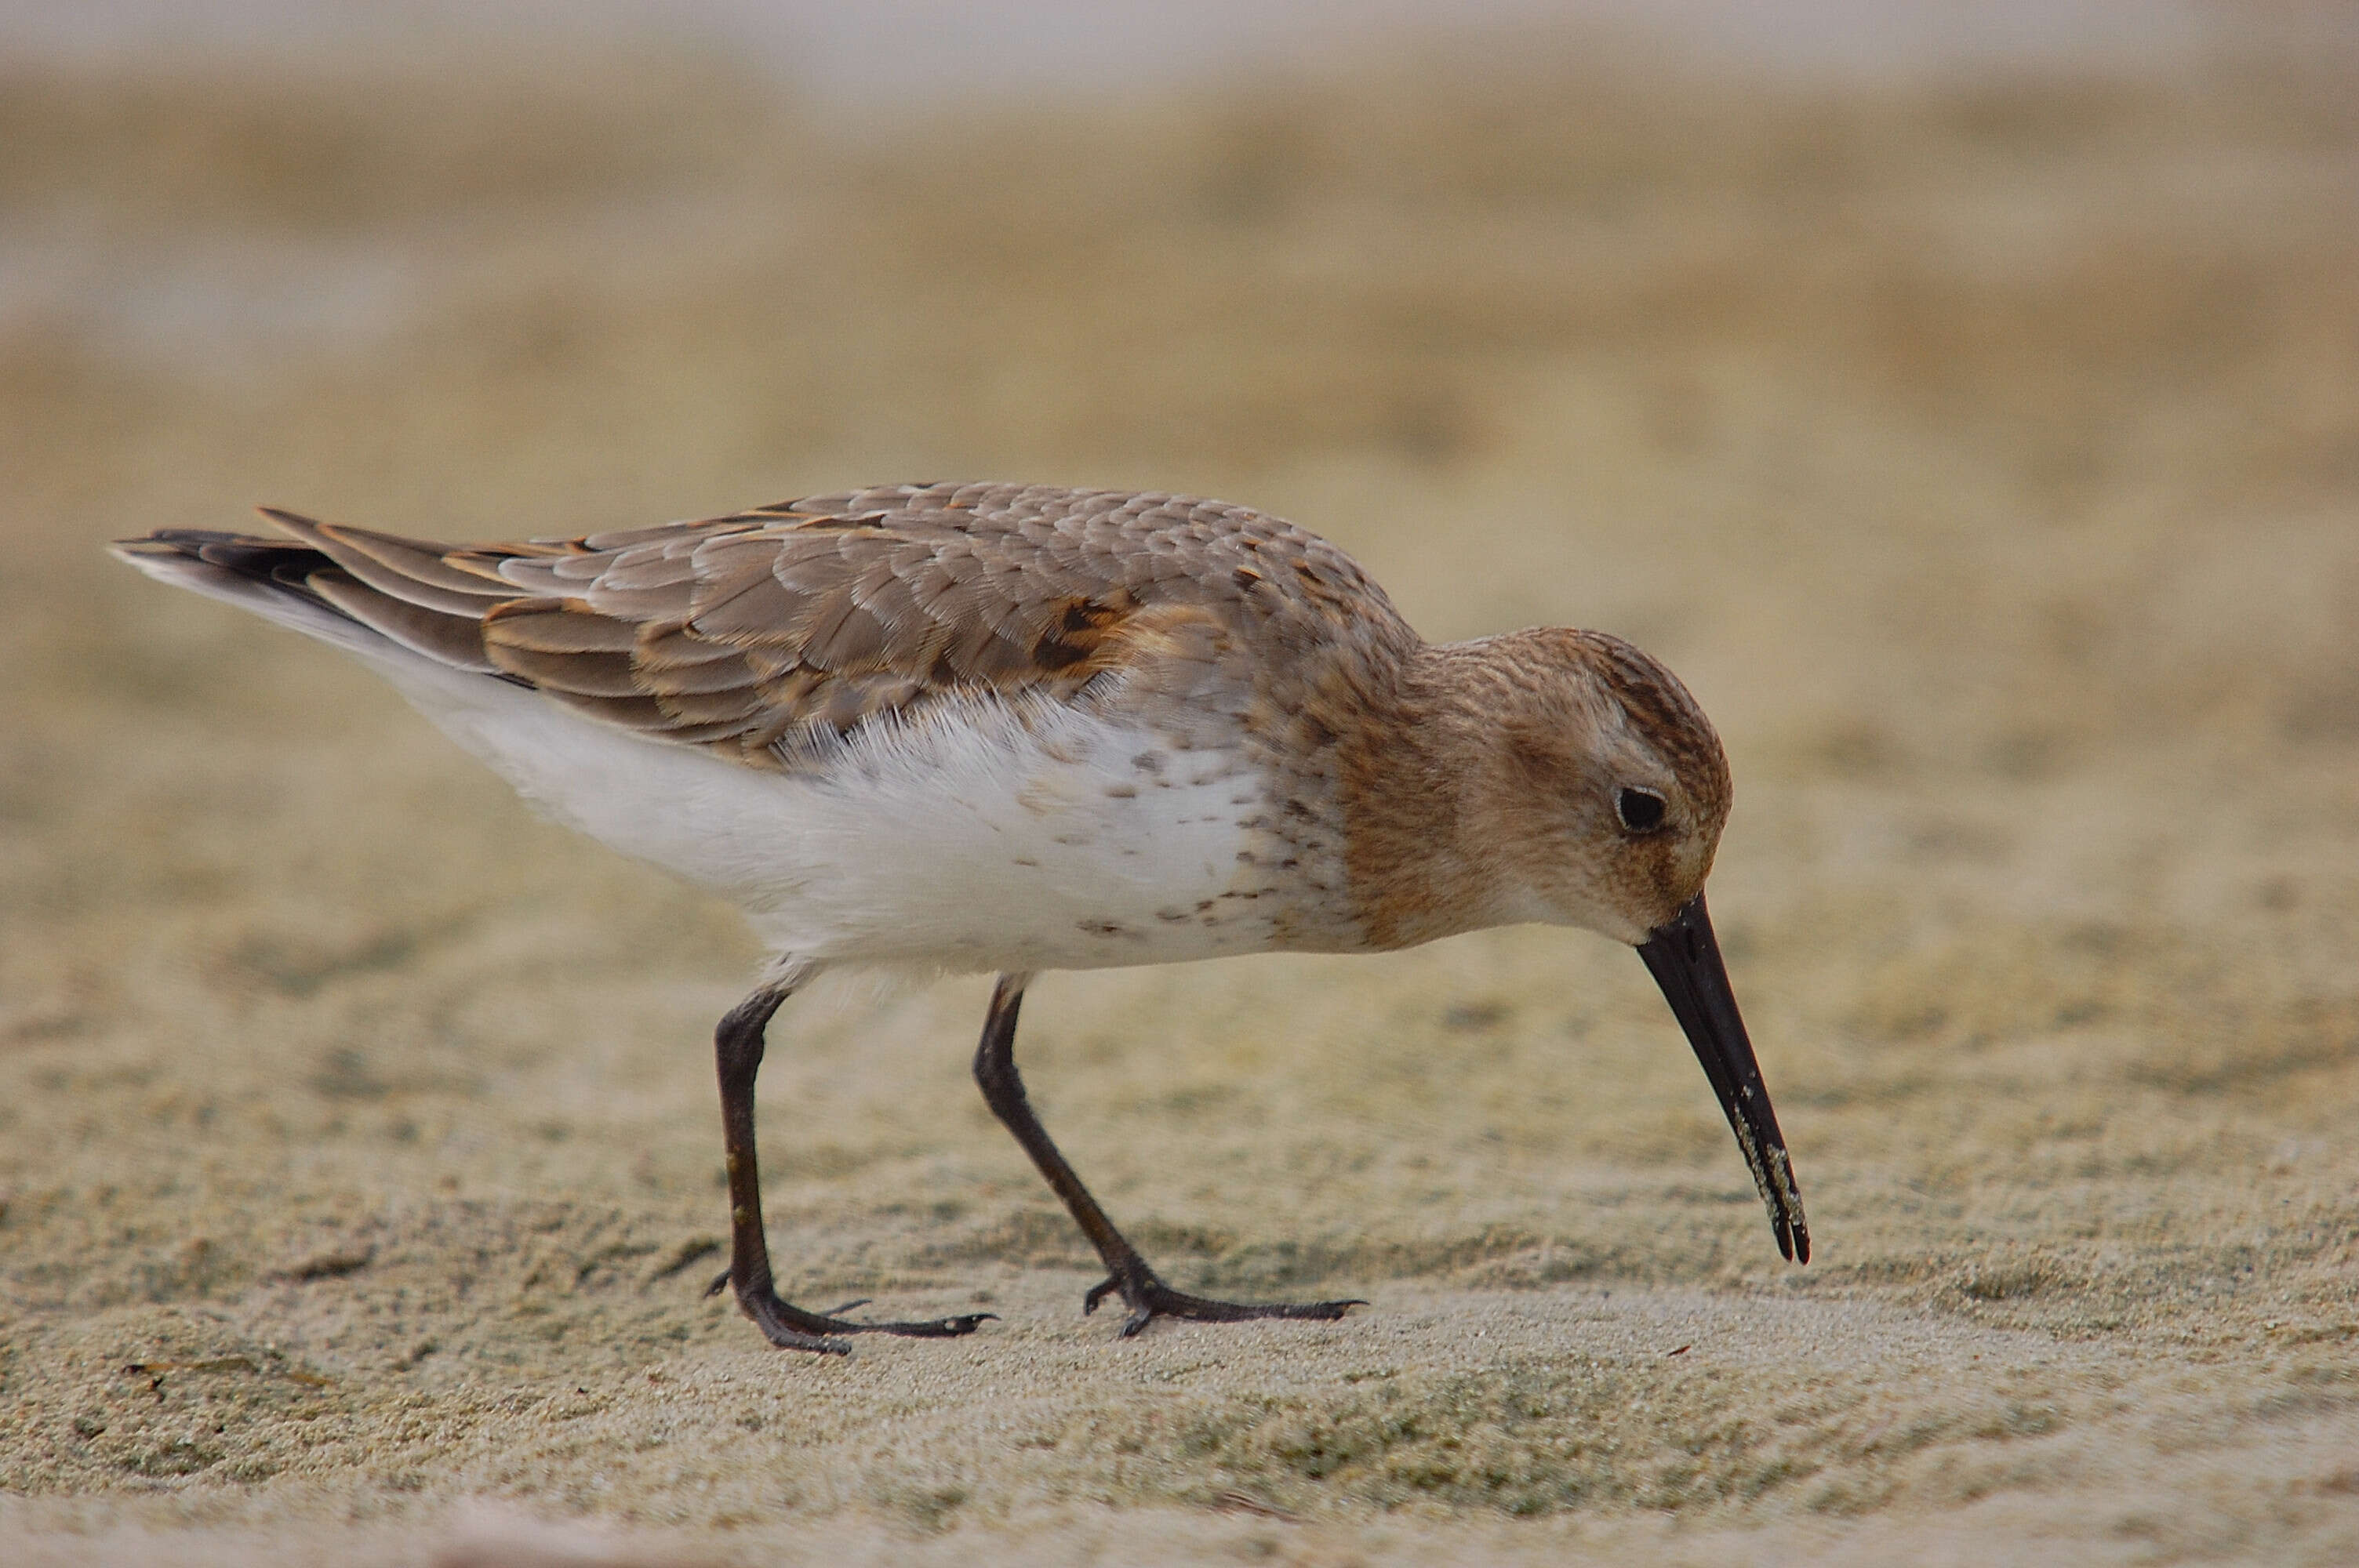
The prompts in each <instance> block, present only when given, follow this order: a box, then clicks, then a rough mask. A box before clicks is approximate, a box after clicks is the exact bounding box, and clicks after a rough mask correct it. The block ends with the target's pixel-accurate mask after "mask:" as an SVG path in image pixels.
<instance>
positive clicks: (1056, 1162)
mask: <svg viewBox="0 0 2359 1568" xmlns="http://www.w3.org/2000/svg"><path fill="white" fill-rule="evenodd" d="M1031 978H1032V977H1031V976H1029V975H1002V976H1000V977H999V989H996V990H995V991H993V992H992V993H991V1015H990V1016H989V1017H988V1018H986V1019H984V1023H983V1042H982V1044H978V1045H977V1046H976V1047H975V1048H974V1081H975V1082H976V1083H978V1084H980V1085H982V1086H983V1098H984V1101H985V1102H986V1103H987V1104H989V1105H990V1107H991V1110H992V1114H993V1115H995V1116H996V1117H998V1118H999V1119H1000V1120H1001V1121H1003V1122H1005V1123H1006V1126H1007V1130H1008V1131H1010V1132H1013V1133H1014V1134H1016V1141H1017V1142H1018V1143H1021V1144H1022V1145H1024V1152H1026V1153H1027V1154H1029V1155H1031V1156H1032V1162H1033V1163H1034V1164H1035V1165H1038V1167H1040V1173H1041V1174H1042V1175H1043V1176H1046V1177H1047V1178H1048V1179H1049V1186H1051V1187H1053V1188H1054V1189H1056V1194H1057V1195H1058V1196H1059V1197H1060V1198H1062V1199H1063V1200H1064V1201H1065V1206H1066V1207H1067V1208H1068V1209H1070V1210H1071V1211H1072V1216H1073V1220H1074V1223H1076V1224H1078V1225H1079V1226H1080V1227H1082V1235H1084V1236H1086V1237H1088V1238H1090V1245H1091V1246H1093V1247H1095V1248H1096V1249H1098V1256H1099V1257H1100V1258H1103V1259H1104V1260H1105V1266H1106V1278H1105V1280H1104V1281H1103V1282H1102V1283H1099V1284H1096V1285H1093V1286H1092V1287H1091V1288H1090V1293H1089V1294H1088V1295H1086V1296H1084V1297H1082V1311H1083V1312H1084V1313H1092V1312H1095V1311H1097V1310H1098V1303H1100V1302H1102V1301H1103V1300H1104V1299H1105V1298H1106V1297H1107V1295H1109V1294H1110V1293H1112V1292H1117V1291H1119V1292H1121V1293H1122V1299H1123V1302H1124V1303H1125V1305H1127V1306H1128V1307H1129V1308H1130V1316H1129V1317H1128V1318H1127V1319H1126V1320H1125V1322H1124V1323H1123V1325H1122V1332H1123V1337H1125V1338H1128V1337H1129V1336H1132V1335H1134V1334H1136V1333H1137V1332H1138V1331H1139V1330H1140V1329H1142V1328H1145V1327H1146V1326H1147V1325H1148V1324H1149V1323H1151V1322H1153V1321H1154V1320H1155V1319H1156V1318H1158V1317H1185V1318H1193V1319H1195V1320H1197V1321H1198V1322H1200V1323H1242V1322H1244V1321H1245V1320H1247V1319H1249V1318H1257V1317H1321V1318H1337V1317H1342V1316H1343V1314H1344V1313H1345V1312H1346V1311H1348V1310H1349V1309H1350V1308H1353V1307H1355V1306H1365V1305H1367V1304H1368V1303H1365V1302H1363V1301H1343V1302H1302V1303H1289V1302H1216V1301H1212V1300H1209V1299H1207V1298H1206V1297H1203V1296H1191V1295H1188V1294H1185V1293H1184V1292H1180V1291H1175V1290H1173V1289H1172V1288H1171V1287H1170V1286H1169V1285H1167V1284H1165V1283H1164V1282H1163V1281H1162V1279H1161V1278H1160V1277H1159V1276H1158V1274H1157V1273H1156V1272H1155V1271H1154V1270H1153V1269H1151V1268H1149V1267H1147V1260H1146V1259H1144V1258H1142V1257H1140V1256H1139V1255H1138V1249H1136V1247H1133V1246H1132V1245H1131V1244H1130V1243H1129V1242H1128V1241H1127V1240H1125V1238H1124V1237H1123V1234H1122V1232H1121V1231H1119V1230H1116V1229H1115V1228H1114V1221H1112V1220H1110V1219H1108V1218H1107V1217H1105V1210H1103V1209H1102V1208H1100V1207H1099V1206H1098V1200H1097V1199H1095V1198H1093V1197H1092V1196H1091V1195H1090V1190H1089V1188H1087V1187H1085V1186H1083V1185H1082V1179H1081V1177H1079V1176H1077V1175H1075V1174H1073V1168H1072V1167H1071V1165H1068V1164H1066V1163H1065V1157H1064V1156H1063V1155H1062V1154H1060V1153H1059V1152H1057V1146H1056V1145H1055V1144H1054V1143H1052V1142H1050V1141H1049V1130H1048V1129H1046V1128H1044V1127H1042V1126H1041V1125H1040V1119H1039V1118H1038V1117H1037V1116H1035V1115H1033V1114H1032V1102H1031V1101H1029V1100H1027V1099H1026V1098H1024V1080H1023V1079H1022V1078H1020V1077H1018V1076H1016V1010H1017V1009H1018V1008H1019V1007H1021V1006H1023V1004H1024V987H1025V985H1026V983H1027V982H1028V981H1029V980H1030V979H1031Z"/></svg>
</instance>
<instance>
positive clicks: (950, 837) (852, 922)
mask: <svg viewBox="0 0 2359 1568" xmlns="http://www.w3.org/2000/svg"><path fill="white" fill-rule="evenodd" d="M380 667H384V665H380ZM386 673H387V674H388V675H390V676H393V677H394V679H395V681H396V684H397V685H398V686H399V687H401V689H402V691H403V693H404V694H405V695H406V696H408V697H409V698H410V700H411V701H412V702H413V703H414V704H415V705H416V706H417V707H418V708H419V709H420V710H421V711H423V712H424V713H425V714H426V715H427V716H428V717H429V719H433V720H434V722H435V723H436V724H437V725H438V726H440V728H441V729H442V730H443V731H444V732H445V733H447V734H449V735H450V736H451V739H453V740H454V741H457V742H458V743H459V744H460V745H462V746H463V747H464V748H466V750H468V751H469V752H473V754H474V755H475V756H477V757H479V758H481V759H482V760H483V761H484V762H486V763H488V764H489V765H490V766H491V767H492V768H494V769H495V770H496V771H497V772H498V773H500V774H501V775H502V776H503V777H505V778H506V779H507V781H508V782H509V783H510V784H513V785H515V786H516V790H517V791H518V792H519V793H521V794H522V795H524V796H525V797H526V798H527V800H529V801H531V802H533V803H534V804H535V805H536V806H538V807H539V808H540V809H542V810H543V811H545V812H546V813H547V814H548V815H549V816H552V817H554V818H556V819H557V820H559V821H560V822H563V823H565V824H566V825H568V826H570V827H575V828H578V829H579V830H581V831H582V832H583V833H586V834H588V835H589V836H590V837H592V838H596V839H598V840H599V841H600V842H601V843H603V844H606V845H609V846H611V847H612V848H614V849H619V850H621V851H622V852H624V853H625V854H627V855H631V856H634V857H636V858H637V859H640V860H647V861H651V862H653V863H654V864H656V865H658V866H662V867H664V868H666V869H667V870H669V871H673V872H675V873H677V874H679V875H680V876H683V877H685V878H687V879H688V880H690V881H693V882H696V883H698V884H699V885H701V886H703V887H706V888H709V889H711V890H712V891H713V892H717V893H720V894H722V895H723V896H724V897H727V898H730V899H732V900H734V901H735V902H736V903H738V904H739V905H740V906H741V907H742V908H744V909H745V912H746V914H747V916H748V917H749V918H750V919H751V921H752V922H753V925H754V926H755V929H756V932H757V933H758V934H759V935H761V936H762V938H763V939H764V941H766V943H768V944H770V945H771V946H773V947H774V948H775V949H776V950H777V952H779V953H781V954H787V955H792V956H794V957H801V958H806V959H810V960H815V961H819V962H822V963H852V964H858V963H887V964H915V965H927V966H935V967H940V968H949V969H953V970H990V969H1049V968H1107V967H1113V966H1118V965H1125V964H1154V963H1171V962H1175V961H1179V960H1182V959H1189V958H1204V957H1216V956H1219V955H1221V954H1225V953H1241V952H1254V951H1259V950H1262V949H1264V948H1266V947H1267V946H1271V942H1272V936H1271V933H1272V923H1273V917H1275V916H1276V914H1277V910H1276V909H1275V908H1273V907H1272V905H1273V903H1275V902H1277V901H1274V900H1272V899H1270V898H1269V897H1267V896H1266V893H1264V894H1262V895H1260V896H1256V892H1255V890H1256V889H1257V888H1263V887H1266V873H1254V872H1252V871H1250V868H1249V867H1245V863H1244V862H1241V860H1240V855H1241V854H1244V853H1246V852H1247V845H1248V842H1249V835H1248V830H1247V829H1246V828H1245V827H1244V826H1243V824H1244V823H1245V821H1246V820H1248V819H1252V818H1256V817H1257V816H1260V815H1261V814H1262V812H1263V810H1264V800H1263V797H1264V794H1265V786H1264V781H1263V780H1262V779H1261V778H1260V777H1259V776H1258V773H1257V772H1256V770H1255V769H1253V768H1252V767H1250V766H1249V765H1248V764H1247V763H1246V762H1244V761H1243V759H1242V757H1241V755H1240V754H1238V753H1235V752H1210V751H1204V750H1194V751H1184V752H1183V751H1175V750H1173V749H1172V746H1171V744H1170V742H1169V740H1168V739H1166V738H1165V737H1162V736H1160V735H1158V733H1157V732H1156V731H1155V730H1152V729H1151V728H1150V727H1148V726H1146V725H1143V724H1136V723H1131V722H1125V721H1121V720H1116V719H1106V718H1102V717H1094V716H1091V715H1088V714H1084V713H1080V712H1076V711H1074V710H1072V709H1069V708H1047V709H1043V710H1038V711H1036V712H1034V713H1033V714H1032V715H1031V716H1030V722H1029V723H1028V724H1027V723H1026V722H1024V721H1022V720H1020V719H1019V718H1018V716H1017V715H1016V713H1015V712H1013V711H1011V710H1010V709H1009V708H1007V707H1006V705H1004V704H1000V703H997V702H987V703H984V702H979V703H977V704H975V705H974V706H973V708H969V709H966V710H964V711H963V712H962V714H960V715H959V716H957V717H955V718H941V719H935V720H933V721H931V722H929V723H926V724H922V725H917V726H907V727H884V726H876V727H872V728H871V730H867V731H864V732H863V733H862V735H861V736H860V737H859V738H858V739H856V740H855V741H853V743H852V744H851V745H850V746H848V747H847V748H846V749H845V751H844V752H843V753H842V755H841V756H840V757H839V758H837V759H835V760H834V761H833V762H832V763H831V765H830V766H829V767H828V769H827V770H826V771H825V772H824V773H788V774H779V773H764V772H760V771H756V770H755V769H752V768H747V767H745V766H743V765H741V764H738V763H734V762H727V761H725V760H723V759H722V758H720V757H717V756H712V755H708V754H706V753H702V752H696V751H692V750H690V749H688V748H684V747H678V746H670V745H664V744H661V743H658V742H656V741H645V740H641V739H639V738H638V737H636V736H634V735H630V734H628V733H626V732H624V731H621V730H613V729H609V728H607V727H606V726H604V725H601V724H597V723H594V722H592V720H590V719H584V718H582V717H580V716H578V715H575V714H572V713H569V712H567V711H566V710H565V709H563V708H560V707H558V706H557V705H556V704H554V703H551V702H549V701H548V700H546V699H544V698H542V697H538V696H537V695H535V694H534V693H532V692H529V691H527V690H524V689H522V688H520V687H513V686H509V685H506V684H505V683H501V682H497V681H491V680H486V679H484V677H482V676H467V675H460V674H457V673H455V672H447V671H443V670H440V669H429V668H423V667H420V666H419V665H415V664H411V663H409V662H408V661H406V660H405V661H401V662H400V664H399V666H398V667H397V668H388V669H386ZM1241 868H1242V874H1241Z"/></svg>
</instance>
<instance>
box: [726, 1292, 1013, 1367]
mask: <svg viewBox="0 0 2359 1568" xmlns="http://www.w3.org/2000/svg"><path fill="white" fill-rule="evenodd" d="M731 1282H732V1281H731V1277H730V1276H729V1275H728V1274H726V1273H723V1275H722V1276H721V1277H720V1278H719V1279H717V1280H715V1281H712V1283H711V1284H710V1285H707V1286H706V1287H705V1288H704V1293H705V1294H706V1295H708V1296H717V1295H719V1294H720V1293H721V1292H723V1291H725V1290H727V1289H728V1288H729V1286H730V1284H731ZM867 1304H868V1298H867V1297H866V1296H862V1297H860V1298H859V1299H858V1300H856V1301H848V1302H846V1303H843V1305H842V1306H839V1307H832V1308H830V1309H829V1310H828V1311H826V1312H805V1311H804V1310H803V1309H802V1308H800V1307H799V1306H795V1305H793V1304H792V1303H788V1302H784V1301H781V1300H779V1299H778V1293H777V1291H776V1290H774V1289H772V1288H771V1286H770V1283H769V1281H766V1280H765V1281H762V1282H761V1283H759V1284H758V1285H755V1286H752V1287H747V1286H744V1285H740V1286H738V1288H737V1310H738V1311H740V1312H742V1313H744V1314H745V1315H746V1316H747V1317H750V1318H752V1319H753V1320H754V1325H755V1326H756V1328H759V1329H760V1330H761V1331H762V1335H763V1337H765V1338H766V1339H767V1340H769V1342H770V1343H771V1344H773V1345H775V1346H777V1347H778V1348H779V1349H781V1350H809V1351H812V1352H814V1353H816V1354H818V1355H821V1356H849V1355H851V1354H852V1346H849V1345H846V1344H845V1343H844V1342H843V1340H842V1339H841V1338H837V1337H834V1336H839V1335H846V1334H897V1335H901V1336H905V1337H908V1338H911V1339H955V1338H957V1337H959V1336H961V1335H966V1334H973V1332H974V1331H975V1329H976V1328H977V1327H979V1326H980V1325H982V1324H983V1322H984V1319H986V1318H994V1319H995V1318H997V1317H998V1316H999V1314H997V1313H995V1312H971V1313H962V1314H959V1315H958V1316H955V1317H936V1318H927V1319H925V1320H923V1321H921V1322H917V1323H861V1322H856V1321H854V1320H853V1319H851V1318H847V1317H843V1316H842V1315H840V1314H843V1313H847V1312H850V1311H852V1310H853V1308H855V1307H864V1306H866V1305H867Z"/></svg>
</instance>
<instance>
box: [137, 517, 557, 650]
mask: <svg viewBox="0 0 2359 1568" xmlns="http://www.w3.org/2000/svg"><path fill="white" fill-rule="evenodd" d="M264 515H266V516H267V517H268V518H270V519H271V521H273V522H275V523H277V524H279V525H280V526H282V527H284V528H286V529H287V530H288V532H289V533H292V534H294V535H297V536H296V538H294V539H271V538H263V537H259V536H256V535H249V534H227V533H221V532H218V531H215V530H213V529H209V528H163V529H158V531H156V532H155V533H153V534H150V535H147V536H146V537H145V538H139V539H121V540H117V541H116V542H115V543H114V545H113V546H110V548H111V549H112V551H113V553H114V556H115V557H116V558H118V559H120V560H123V561H126V562H128V563H129V564H130V565H132V566H135V567H136V568H139V569H140V570H141V571H143V572H145V573H147V575H148V576H149V577H152V578H154V579H157V580H158V581H159V582H168V583H170V584H172V585H173V586H175V587H178V588H186V589H192V590H194V591H195V592H198V593H201V594H204V595H205V596H206V597H208V598H211V599H218V600H224V601H226V602H228V603H231V604H235V605H237V606H239V607H240V608H242V609H245V610H250V611H254V612H255V613H256V614H258V615H261V616H263V617H264V618H266V619H267V620H270V621H275V622H278V623H279V624H280V625H283V626H289V627H292V628H293V629H295V630H296V631H299V632H302V633H308V634H309V635H310V636H314V637H318V638H320V639H321V640H322V641H325V642H329V643H335V644H336V645H338V646H339V647H342V648H345V649H347V650H349V651H351V652H353V653H357V654H364V655H367V656H373V657H377V658H384V657H386V656H387V655H390V654H395V652H396V650H397V649H398V650H402V651H405V652H407V653H408V654H418V655H422V656H423V657H426V658H428V659H431V660H433V661H434V662H435V663H437V664H440V665H445V666H448V667H450V668H452V669H457V670H464V671H467V672H469V673H472V674H479V675H496V676H501V678H503V679H506V680H515V679H516V677H515V676H510V675H508V674H506V672H505V671H502V670H499V669H497V668H496V667H495V666H494V665H493V664H492V662H491V660H490V659H489V658H487V657H485V655H484V633H483V619H482V618H483V616H484V612H485V611H488V610H490V609H491V608H492V607H493V606H494V605H495V604H498V603H501V602H503V601H505V600H510V599H514V598H515V597H516V589H513V588H510V587H507V586H506V585H505V584H498V583H495V582H490V581H486V582H484V584H483V589H484V591H483V592H482V593H481V594H479V595H469V596H464V597H463V598H462V596H460V595H458V594H455V593H451V592H450V590H449V589H445V588H442V587H441V586H440V584H422V585H421V584H418V583H416V582H415V581H414V580H413V579H407V578H404V577H402V576H400V575H399V574H398V573H397V572H393V571H390V570H388V569H387V568H386V566H385V565H384V564H383V563H381V562H380V561H378V560H377V559H376V558H375V556H374V555H373V554H372V553H370V552H367V551H364V550H363V549H361V548H359V547H357V546H355V545H354V543H353V541H352V540H351V539H350V538H349V537H347V536H346V535H348V534H349V533H351V532H352V531H349V530H343V529H336V528H332V527H330V526H329V525H327V524H320V523H315V522H313V521H311V520H310V518H307V517H299V516H296V515H295V514H292V513H287V512H279V511H276V510H272V509H268V508H266V509H265V510H264ZM378 537H381V536H373V537H372V538H371V543H372V544H375V543H377V538H378ZM391 542H392V541H387V543H391ZM411 548H413V549H415V548H416V546H411ZM356 567H357V568H359V569H355V568H356ZM394 589H400V590H401V591H393V590H394ZM453 611H457V612H455V613H454V612H453ZM518 684H527V683H522V682H519V683H518Z"/></svg>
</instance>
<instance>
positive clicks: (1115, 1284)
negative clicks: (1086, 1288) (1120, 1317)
mask: <svg viewBox="0 0 2359 1568" xmlns="http://www.w3.org/2000/svg"><path fill="white" fill-rule="evenodd" d="M1120 1289H1122V1281H1120V1280H1117V1279H1115V1278H1114V1276H1113V1275H1111V1274H1109V1275H1107V1276H1106V1277H1105V1278H1104V1279H1103V1280H1101V1281H1098V1282H1097V1283H1096V1284H1094V1285H1092V1286H1091V1287H1090V1293H1089V1294H1088V1295H1085V1296H1083V1297H1082V1316H1083V1317H1087V1316H1089V1315H1090V1314H1092V1313H1093V1312H1095V1311H1097V1310H1098V1303H1100V1302H1102V1301H1103V1300H1105V1299H1106V1297H1108V1296H1110V1295H1112V1294H1113V1293H1114V1292H1116V1291H1118V1290H1120Z"/></svg>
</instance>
